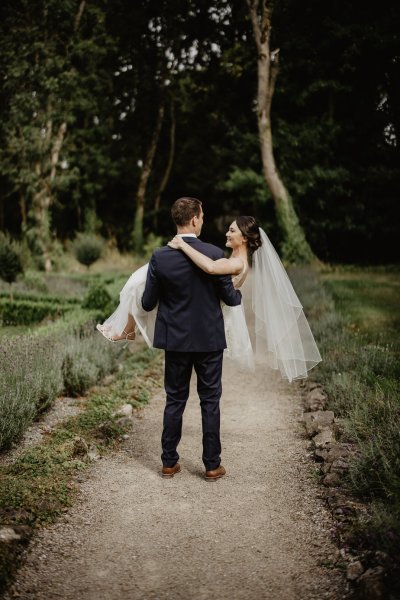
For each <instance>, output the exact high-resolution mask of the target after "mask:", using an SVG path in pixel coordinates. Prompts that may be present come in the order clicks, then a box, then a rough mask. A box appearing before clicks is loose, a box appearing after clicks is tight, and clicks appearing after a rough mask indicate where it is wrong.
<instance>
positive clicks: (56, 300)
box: [0, 291, 81, 305]
mask: <svg viewBox="0 0 400 600" xmlns="http://www.w3.org/2000/svg"><path fill="white" fill-rule="evenodd" d="M3 298H4V299H5V300H10V292H9V291H0V300H2V299H3ZM13 299H14V300H31V301H32V302H51V303H53V304H72V305H78V304H80V302H81V300H80V299H79V298H64V297H62V298H60V296H53V295H50V294H43V293H34V292H26V293H25V292H16V291H14V292H13Z"/></svg>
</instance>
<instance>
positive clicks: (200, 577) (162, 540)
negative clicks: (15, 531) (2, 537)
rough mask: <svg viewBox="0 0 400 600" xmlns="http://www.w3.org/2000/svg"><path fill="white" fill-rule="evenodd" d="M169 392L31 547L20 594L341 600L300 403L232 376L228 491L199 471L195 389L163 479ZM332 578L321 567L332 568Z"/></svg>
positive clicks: (226, 414)
mask: <svg viewBox="0 0 400 600" xmlns="http://www.w3.org/2000/svg"><path fill="white" fill-rule="evenodd" d="M163 405H164V394H163V393H162V392H160V393H159V394H157V395H156V396H155V397H154V398H153V399H152V400H151V402H150V404H149V405H148V406H147V407H145V408H144V409H143V410H142V411H141V412H140V413H139V415H138V416H137V417H135V419H134V422H133V427H132V431H131V433H130V436H129V439H127V440H125V441H124V442H123V444H122V446H121V450H120V451H118V452H117V453H115V454H113V455H111V456H108V457H106V458H104V459H101V460H99V461H98V462H96V463H94V464H93V466H92V467H91V469H90V470H88V472H86V473H84V474H83V475H82V474H81V475H80V476H79V478H80V483H79V487H80V492H79V498H78V501H77V502H76V504H75V505H74V507H73V508H72V509H70V510H69V511H68V513H67V514H65V516H64V517H63V518H62V519H61V520H60V521H58V522H57V523H56V524H53V525H51V526H49V527H47V528H45V529H43V530H41V531H39V532H38V534H37V535H36V536H35V538H34V540H33V541H32V543H31V545H30V547H29V549H28V550H27V551H26V558H25V564H24V566H23V567H22V568H21V569H20V571H19V574H18V577H17V581H16V584H15V585H14V587H13V591H10V592H9V594H8V595H6V599H7V600H9V599H10V598H15V597H19V598H23V600H32V599H35V600H53V599H54V600H56V599H63V600H69V599H71V600H72V599H79V600H166V599H171V600H191V599H193V600H208V599H214V600H225V599H226V600H262V599H265V600H322V599H330V600H338V599H339V598H344V597H345V595H346V594H345V588H346V585H345V580H344V577H343V575H342V574H341V572H340V571H338V570H337V569H335V568H332V564H333V563H334V561H335V560H336V559H337V556H338V552H337V549H336V547H335V546H334V544H333V543H332V542H331V541H330V533H329V530H330V527H331V525H332V523H331V520H330V515H329V513H328V512H327V510H326V509H325V508H324V505H323V502H322V499H321V498H320V492H319V486H318V484H317V483H316V481H315V479H314V478H313V477H312V475H311V471H312V466H311V463H310V460H309V458H308V453H307V445H308V442H307V441H306V440H305V439H304V437H303V436H302V434H301V431H302V427H301V425H300V424H299V417H300V415H301V407H300V398H299V396H298V392H297V389H296V388H292V387H290V386H288V385H284V384H282V382H281V381H280V380H279V379H278V378H277V376H276V375H275V374H272V373H271V372H268V373H265V372H257V374H256V375H249V374H243V373H240V372H238V371H236V370H235V369H234V368H233V367H232V365H230V364H229V363H228V362H226V363H225V366H224V378H223V398H222V403H221V408H222V446H223V454H222V464H223V465H224V466H225V467H226V469H227V475H226V477H224V478H223V479H221V480H219V481H217V482H212V483H208V482H206V481H204V479H203V465H202V463H201V418H200V407H199V403H198V400H197V396H196V393H195V389H194V388H193V390H192V393H191V397H190V399H189V402H188V405H187V408H186V411H185V415H184V434H183V438H182V441H181V444H180V446H179V452H180V456H181V459H180V462H181V465H182V472H181V473H180V474H179V475H177V476H175V477H174V478H173V479H170V480H164V479H162V478H161V477H160V475H159V469H160V434H161V422H162V411H163ZM324 565H325V566H324Z"/></svg>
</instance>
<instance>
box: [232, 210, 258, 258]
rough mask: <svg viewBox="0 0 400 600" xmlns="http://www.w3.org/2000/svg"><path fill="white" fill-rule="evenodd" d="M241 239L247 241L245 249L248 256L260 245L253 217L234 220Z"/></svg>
mask: <svg viewBox="0 0 400 600" xmlns="http://www.w3.org/2000/svg"><path fill="white" fill-rule="evenodd" d="M235 221H236V225H237V226H238V227H239V229H240V231H241V233H242V235H243V237H245V238H246V240H247V247H248V249H249V252H250V254H253V252H255V251H256V250H257V248H259V247H260V246H261V244H262V241H261V236H260V232H259V227H258V225H257V221H256V220H255V218H254V217H244V216H240V217H237V218H236V219H235Z"/></svg>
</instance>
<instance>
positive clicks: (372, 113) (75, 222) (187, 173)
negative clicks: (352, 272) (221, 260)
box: [0, 0, 400, 264]
mask: <svg viewBox="0 0 400 600" xmlns="http://www.w3.org/2000/svg"><path fill="white" fill-rule="evenodd" d="M270 7H271V23H272V29H271V49H272V50H274V49H279V57H280V59H279V74H278V76H277V80H276V86H275V93H274V97H273V101H272V108H271V127H272V134H273V138H274V153H275V157H276V163H277V167H278V170H279V172H280V175H281V177H282V179H283V181H284V183H285V186H286V187H287V189H288V191H289V193H290V197H291V198H292V200H293V205H294V208H295V211H296V213H297V216H298V219H299V222H300V224H301V226H302V228H303V230H304V232H305V234H306V238H307V240H308V242H309V244H310V246H311V248H312V250H313V252H314V253H315V254H316V255H317V256H318V257H319V258H321V259H322V260H328V261H332V262H334V261H342V262H351V261H353V262H395V261H398V259H399V249H398V243H397V237H398V224H397V223H398V212H399V211H398V209H397V205H398V201H397V196H398V190H399V183H400V160H399V142H400V138H399V136H400V77H399V75H400V44H399V35H400V34H399V31H400V27H399V25H400V6H399V5H398V3H395V2H394V1H393V0H392V1H389V0H383V3H381V5H380V6H379V11H378V10H377V9H376V7H368V6H367V5H365V3H363V2H361V1H360V0H348V1H347V0H346V2H344V1H343V0H340V1H339V2H336V3H333V4H332V3H331V4H326V3H321V2H317V0H307V2H306V3H303V4H299V3H298V2H295V1H294V0H274V2H273V3H270ZM0 17H1V19H0V21H1V25H0V28H1V32H0V33H1V36H0V73H1V78H2V87H1V90H0V107H1V114H2V119H1V123H0V142H1V143H0V229H2V230H6V231H8V232H10V233H11V234H12V235H14V236H17V237H24V238H25V239H26V240H27V243H28V244H29V245H30V247H31V249H32V251H33V252H35V253H36V254H38V255H40V256H41V257H42V260H43V263H44V264H45V263H46V261H47V260H51V253H52V247H53V245H54V244H55V243H56V242H57V240H61V241H65V240H67V239H69V238H73V237H75V235H76V233H77V232H86V233H101V234H102V235H103V236H104V237H106V238H114V239H115V240H116V241H117V243H118V245H119V247H120V248H121V249H124V250H126V249H129V248H132V244H133V240H135V236H137V231H138V230H137V227H140V230H141V231H142V232H143V237H144V238H145V237H146V236H147V235H149V234H150V233H151V232H153V233H155V234H157V235H162V236H169V235H171V233H172V232H173V227H172V223H171V221H170V218H169V208H170V205H171V204H172V202H173V201H174V200H175V199H176V198H178V197H180V196H183V195H190V196H196V197H198V198H200V199H202V200H203V203H204V210H205V215H206V222H205V227H204V237H205V239H208V240H209V241H213V242H215V243H221V239H222V237H223V236H222V232H223V231H224V228H225V226H226V224H227V222H228V221H229V220H230V219H232V218H234V216H235V215H237V214H253V215H254V216H255V217H256V218H257V219H258V220H259V222H260V224H261V225H262V226H263V227H264V228H265V229H266V231H267V232H268V233H269V234H270V236H271V239H272V241H273V242H274V243H277V244H279V243H281V242H282V241H283V235H282V229H281V228H280V226H279V222H278V221H277V217H276V213H275V210H274V204H273V199H272V195H271V192H270V191H269V189H268V187H267V185H266V183H265V181H264V179H263V176H262V162H261V157H260V146H259V133H258V128H257V115H256V95H257V52H256V48H255V45H254V40H253V31H252V24H251V20H250V17H249V12H248V7H247V4H246V0H231V1H228V0H197V1H196V2H195V1H194V0H177V1H176V2H174V3H171V2H167V1H166V0H138V1H137V2H127V1H126V0H115V1H113V2H106V0H65V1H64V2H59V1H58V0H38V1H37V2H35V3H32V2H28V0H13V1H12V2H11V0H5V2H3V3H2V4H1V7H0ZM141 206H142V209H143V210H142V213H141V214H140V210H139V209H140V207H141ZM138 215H139V216H138ZM138 219H139V220H138ZM135 223H136V229H135ZM138 223H139V225H138ZM134 231H136V234H135V233H134ZM136 239H137V237H136ZM142 243H143V242H142V240H140V244H142Z"/></svg>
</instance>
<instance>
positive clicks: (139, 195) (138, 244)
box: [133, 95, 165, 253]
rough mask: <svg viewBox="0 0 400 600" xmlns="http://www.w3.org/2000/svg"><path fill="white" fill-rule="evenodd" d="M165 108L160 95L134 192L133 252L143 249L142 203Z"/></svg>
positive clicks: (162, 97)
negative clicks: (152, 128)
mask: <svg viewBox="0 0 400 600" xmlns="http://www.w3.org/2000/svg"><path fill="white" fill-rule="evenodd" d="M164 109H165V98H164V95H162V96H161V99H160V104H159V107H158V112H157V119H156V124H155V127H154V131H153V135H152V137H151V141H150V144H149V147H148V149H147V153H146V158H145V161H144V164H143V167H142V171H141V174H140V179H139V185H138V189H137V192H136V213H135V223H134V228H133V247H134V250H135V252H138V253H140V252H142V250H143V217H144V203H145V198H146V190H147V184H148V181H149V178H150V175H151V171H152V168H153V161H154V156H155V154H156V150H157V145H158V140H159V138H160V132H161V126H162V123H163V119H164Z"/></svg>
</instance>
